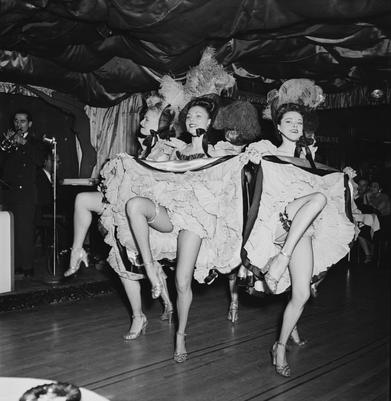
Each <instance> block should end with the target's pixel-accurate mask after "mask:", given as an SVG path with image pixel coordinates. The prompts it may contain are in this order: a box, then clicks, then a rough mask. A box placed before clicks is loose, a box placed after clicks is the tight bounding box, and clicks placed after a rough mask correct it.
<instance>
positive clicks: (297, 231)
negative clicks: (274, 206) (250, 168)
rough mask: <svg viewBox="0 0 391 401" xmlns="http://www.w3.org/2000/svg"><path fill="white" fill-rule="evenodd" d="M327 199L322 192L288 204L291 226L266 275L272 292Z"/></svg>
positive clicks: (287, 211)
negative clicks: (299, 242)
mask: <svg viewBox="0 0 391 401" xmlns="http://www.w3.org/2000/svg"><path fill="white" fill-rule="evenodd" d="M326 203H327V199H326V197H325V196H324V195H323V194H322V193H320V192H315V193H313V194H310V195H306V196H303V197H301V198H298V199H295V200H294V201H292V202H290V203H289V204H288V205H287V206H286V213H287V215H288V217H289V219H290V220H291V226H290V229H289V232H288V235H287V237H286V240H285V243H284V245H283V247H282V249H281V251H280V253H279V254H277V256H276V257H275V258H274V259H273V260H272V262H271V263H270V266H269V268H268V273H267V275H266V276H265V279H266V282H267V283H268V285H269V287H270V289H271V290H272V292H275V289H276V287H277V283H278V281H279V280H280V278H281V276H282V274H283V273H284V271H285V269H286V268H287V266H288V264H289V259H290V257H291V255H292V253H293V251H294V249H295V247H296V245H297V243H298V241H299V240H300V239H301V238H302V236H303V234H304V233H305V231H306V230H307V228H308V227H309V226H310V225H311V224H312V222H313V221H314V219H315V218H316V217H317V216H318V215H319V213H320V212H321V211H322V210H323V208H324V207H325V206H326Z"/></svg>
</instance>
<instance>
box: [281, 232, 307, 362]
mask: <svg viewBox="0 0 391 401" xmlns="http://www.w3.org/2000/svg"><path fill="white" fill-rule="evenodd" d="M313 265H314V261H313V252H312V240H311V238H310V237H308V236H304V237H303V238H302V239H300V240H299V242H298V243H297V245H296V247H295V249H294V251H293V253H292V258H291V261H290V263H289V270H290V274H291V281H292V297H291V299H290V301H289V302H288V305H287V306H286V308H285V311H284V316H283V321H282V327H281V332H280V337H279V341H278V343H277V347H276V356H277V360H276V365H277V366H280V367H281V366H285V365H287V361H286V352H285V345H286V343H287V340H288V338H289V336H290V334H291V333H292V330H293V329H294V328H295V327H296V324H297V321H298V320H299V318H300V316H301V314H302V312H303V309H304V305H305V304H306V302H307V300H308V298H309V297H310V282H311V277H312V271H313Z"/></svg>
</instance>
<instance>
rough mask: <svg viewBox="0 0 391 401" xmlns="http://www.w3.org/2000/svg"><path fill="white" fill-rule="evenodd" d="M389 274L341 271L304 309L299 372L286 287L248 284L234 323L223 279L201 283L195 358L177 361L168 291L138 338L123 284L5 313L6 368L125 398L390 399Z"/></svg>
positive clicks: (192, 345)
mask: <svg viewBox="0 0 391 401" xmlns="http://www.w3.org/2000/svg"><path fill="white" fill-rule="evenodd" d="M389 276H390V269H383V270H376V269H375V268H371V267H369V268H366V269H364V267H363V266H354V265H353V266H352V265H351V266H350V267H348V266H347V264H344V263H341V264H340V265H338V266H336V267H334V268H332V269H331V270H330V272H329V274H328V276H327V278H326V279H325V280H324V281H323V283H322V284H321V285H320V287H319V297H318V298H316V299H312V300H311V301H310V302H309V304H308V305H307V307H306V309H305V311H304V314H303V316H302V318H301V321H300V325H299V329H300V331H301V333H302V336H303V337H305V338H308V339H309V343H308V344H307V346H306V347H303V348H301V349H298V348H293V349H291V351H290V352H289V354H288V360H289V362H290V364H291V368H292V373H293V374H292V377H291V378H288V379H285V378H282V377H279V376H277V375H276V374H275V372H274V369H273V367H272V366H271V363H270V362H271V361H270V356H269V350H270V347H271V345H272V344H273V342H274V340H275V338H276V335H277V329H278V324H279V320H280V317H281V312H282V309H283V306H284V304H285V302H286V296H274V297H267V298H262V299H261V298H251V297H249V296H247V295H246V294H241V298H240V320H239V322H238V323H237V324H236V325H232V324H231V323H230V322H229V321H228V320H226V314H227V308H228V300H227V294H226V286H227V285H226V281H225V280H224V279H223V278H222V279H220V280H218V281H217V282H215V283H214V284H213V285H212V286H211V287H206V286H197V285H196V286H195V294H194V301H193V307H192V309H191V316H190V324H189V328H188V333H189V335H188V337H187V344H188V351H189V352H190V359H189V360H188V361H186V362H185V363H183V364H176V363H175V362H174V361H173V360H172V352H173V339H174V333H175V326H174V325H171V326H170V325H168V323H167V322H162V321H160V319H159V315H160V312H161V306H160V304H159V303H158V302H157V301H155V302H152V301H149V297H147V296H146V297H145V298H146V308H145V312H146V314H147V317H148V319H149V324H148V328H147V333H146V335H145V336H141V337H139V338H138V339H137V340H135V341H132V342H128V343H126V342H124V341H122V339H121V334H122V333H123V332H125V331H126V330H127V329H128V324H129V318H128V313H129V312H128V310H127V306H126V304H125V303H124V300H123V298H122V297H121V296H120V294H117V293H111V294H106V295H102V296H97V297H95V298H91V299H85V300H81V301H79V302H75V303H67V304H58V305H45V306H41V307H39V308H36V309H32V310H25V311H17V312H5V313H2V314H0V329H1V330H0V376H11V377H37V378H45V379H53V380H58V381H66V382H71V383H74V384H76V385H78V386H82V387H86V388H88V389H90V390H92V391H95V392H96V393H98V394H101V395H102V396H104V397H107V398H108V399H109V400H114V401H132V400H143V401H152V400H153V401H166V400H167V401H176V400H181V401H201V400H202V401H205V400H206V401H209V400H214V401H220V400H221V401H249V400H262V401H266V400H289V401H296V400H297V401H310V400H317V401H319V400H324V401H326V400H327V401H345V400H351V401H360V400H362V401H369V400H376V401H380V400H389V397H390V387H389V385H390V383H389V373H390V371H389V370H390V369H389V345H390V336H389V335H390V331H389V328H390V324H389V322H390V320H389V318H390V314H389V312H390V310H389V301H390V299H389V298H390V286H389V278H390V277H389ZM169 279H170V284H171V285H172V277H169Z"/></svg>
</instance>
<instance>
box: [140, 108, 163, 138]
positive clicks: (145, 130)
mask: <svg viewBox="0 0 391 401" xmlns="http://www.w3.org/2000/svg"><path fill="white" fill-rule="evenodd" d="M159 117H160V113H159V112H158V111H157V110H148V111H147V112H146V113H145V116H144V118H143V119H142V121H141V122H140V133H141V134H143V135H145V136H148V135H151V132H150V130H151V129H152V130H154V131H157V130H158V128H159Z"/></svg>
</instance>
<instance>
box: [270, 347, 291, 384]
mask: <svg viewBox="0 0 391 401" xmlns="http://www.w3.org/2000/svg"><path fill="white" fill-rule="evenodd" d="M279 346H280V347H284V348H285V344H282V343H280V342H278V341H276V342H275V343H274V344H273V348H272V350H271V351H270V354H271V357H272V363H273V366H274V367H275V369H276V373H277V374H279V375H280V376H283V377H290V376H291V368H290V367H289V365H288V363H286V364H285V365H278V364H277V347H279Z"/></svg>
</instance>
